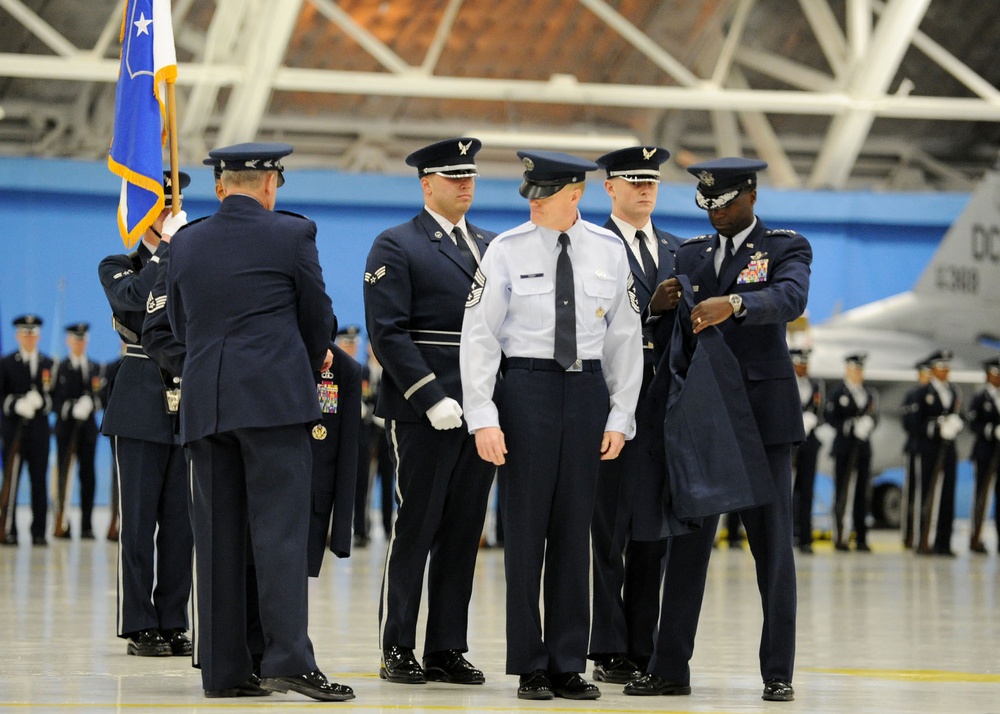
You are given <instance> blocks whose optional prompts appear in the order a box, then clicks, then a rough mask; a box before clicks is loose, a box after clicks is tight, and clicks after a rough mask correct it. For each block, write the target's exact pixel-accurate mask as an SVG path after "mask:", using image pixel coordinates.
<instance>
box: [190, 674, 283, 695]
mask: <svg viewBox="0 0 1000 714" xmlns="http://www.w3.org/2000/svg"><path fill="white" fill-rule="evenodd" d="M270 695H271V692H270V690H267V689H264V688H262V687H261V686H260V677H258V676H257V675H255V674H251V675H250V679H248V680H247V681H245V682H243V683H241V684H237V685H236V686H235V687H229V688H227V689H206V690H205V696H206V697H208V698H209V699H217V698H222V697H268V696H270Z"/></svg>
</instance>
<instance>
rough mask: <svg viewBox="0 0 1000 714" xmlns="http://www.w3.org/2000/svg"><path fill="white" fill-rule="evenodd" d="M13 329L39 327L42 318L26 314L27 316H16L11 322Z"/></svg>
mask: <svg viewBox="0 0 1000 714" xmlns="http://www.w3.org/2000/svg"><path fill="white" fill-rule="evenodd" d="M11 322H12V324H13V325H14V327H41V326H42V318H40V317H39V316H38V315H35V314H32V313H28V314H27V315H18V316H17V317H15V318H14V319H13V320H12V321H11Z"/></svg>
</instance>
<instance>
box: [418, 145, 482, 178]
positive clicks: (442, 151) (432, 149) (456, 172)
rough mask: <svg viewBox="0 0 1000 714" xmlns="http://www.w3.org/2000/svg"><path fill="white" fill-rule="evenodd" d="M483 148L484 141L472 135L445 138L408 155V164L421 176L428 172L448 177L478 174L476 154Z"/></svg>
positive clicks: (466, 176)
mask: <svg viewBox="0 0 1000 714" xmlns="http://www.w3.org/2000/svg"><path fill="white" fill-rule="evenodd" d="M481 148H483V142H481V141H480V140H479V139H473V138H472V137H462V138H460V139H445V140H444V141H438V142H435V143H433V144H431V145H429V146H425V147H424V148H422V149H417V150H416V151H414V152H413V153H412V154H410V155H409V156H407V157H406V165H407V166H412V167H414V168H415V169H416V170H417V175H418V176H421V177H423V176H426V175H427V174H441V175H442V176H447V177H448V178H468V177H470V176H478V175H479V172H478V171H477V170H476V154H478V153H479V150H480V149H481Z"/></svg>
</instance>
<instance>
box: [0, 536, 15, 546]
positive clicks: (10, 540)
mask: <svg viewBox="0 0 1000 714" xmlns="http://www.w3.org/2000/svg"><path fill="white" fill-rule="evenodd" d="M0 545H17V536H16V535H14V534H13V533H8V534H7V535H5V536H4V537H3V540H0Z"/></svg>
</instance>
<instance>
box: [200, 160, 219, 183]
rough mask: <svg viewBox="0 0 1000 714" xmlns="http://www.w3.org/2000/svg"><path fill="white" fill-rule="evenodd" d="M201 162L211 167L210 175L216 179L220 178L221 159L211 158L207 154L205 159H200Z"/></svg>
mask: <svg viewBox="0 0 1000 714" xmlns="http://www.w3.org/2000/svg"><path fill="white" fill-rule="evenodd" d="M201 163H203V164H205V166H211V167H212V176H214V177H215V180H216V181H218V180H219V179H220V178H222V159H213V158H212V157H211V156H209V157H208V158H207V159H202V160H201Z"/></svg>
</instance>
